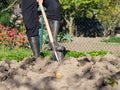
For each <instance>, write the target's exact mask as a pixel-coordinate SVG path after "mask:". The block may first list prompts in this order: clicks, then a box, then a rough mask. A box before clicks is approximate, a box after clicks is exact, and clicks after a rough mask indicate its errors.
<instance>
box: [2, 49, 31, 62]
mask: <svg viewBox="0 0 120 90" xmlns="http://www.w3.org/2000/svg"><path fill="white" fill-rule="evenodd" d="M31 55H32V52H31V50H29V49H25V48H13V49H10V48H6V47H1V48H0V61H1V60H4V59H9V60H17V61H21V60H23V59H24V58H26V57H30V56H31Z"/></svg>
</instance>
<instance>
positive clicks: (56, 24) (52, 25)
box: [48, 20, 65, 60]
mask: <svg viewBox="0 0 120 90" xmlns="http://www.w3.org/2000/svg"><path fill="white" fill-rule="evenodd" d="M49 25H50V28H51V32H52V36H53V42H54V45H55V49H56V51H57V52H58V53H59V54H60V55H59V58H60V59H63V58H64V55H63V52H64V51H65V47H63V46H60V45H59V44H58V42H57V35H58V31H59V27H60V22H59V21H57V20H49ZM48 47H49V48H48V49H49V50H52V44H51V43H49V44H48ZM53 54H54V52H53ZM53 59H54V60H56V58H55V57H54V55H53Z"/></svg>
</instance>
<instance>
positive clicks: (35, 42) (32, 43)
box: [28, 36, 40, 58]
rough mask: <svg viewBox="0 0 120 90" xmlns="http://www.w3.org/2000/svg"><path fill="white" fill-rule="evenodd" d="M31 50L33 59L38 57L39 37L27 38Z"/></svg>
mask: <svg viewBox="0 0 120 90" xmlns="http://www.w3.org/2000/svg"><path fill="white" fill-rule="evenodd" d="M28 40H29V43H30V46H31V50H32V52H33V55H34V57H35V58H38V57H40V43H39V36H35V37H29V38H28Z"/></svg>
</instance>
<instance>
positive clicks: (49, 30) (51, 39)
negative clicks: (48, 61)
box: [38, 2, 60, 64]
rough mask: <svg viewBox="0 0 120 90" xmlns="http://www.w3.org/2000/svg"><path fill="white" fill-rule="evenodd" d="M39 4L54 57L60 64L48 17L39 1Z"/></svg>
mask: <svg viewBox="0 0 120 90" xmlns="http://www.w3.org/2000/svg"><path fill="white" fill-rule="evenodd" d="M38 3H39V2H38ZM39 6H40V8H41V12H42V15H43V18H44V21H45V25H46V28H47V31H48V35H49V38H50V42H51V44H52V48H53V53H54V56H55V57H56V59H57V61H58V63H59V64H60V59H59V57H58V54H57V51H56V48H55V45H54V41H53V36H52V32H51V29H50V25H49V23H48V19H47V17H46V13H45V11H44V8H43V5H42V4H41V3H39Z"/></svg>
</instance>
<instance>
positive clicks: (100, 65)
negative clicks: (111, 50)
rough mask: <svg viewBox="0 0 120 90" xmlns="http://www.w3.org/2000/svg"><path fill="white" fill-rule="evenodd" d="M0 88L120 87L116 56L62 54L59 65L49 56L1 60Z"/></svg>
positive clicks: (98, 89) (71, 89) (114, 89)
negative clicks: (63, 57)
mask: <svg viewBox="0 0 120 90" xmlns="http://www.w3.org/2000/svg"><path fill="white" fill-rule="evenodd" d="M57 73H59V75H58V76H60V75H61V76H60V78H57V76H56V74H57ZM0 90H120V57H117V56H113V55H106V56H104V57H101V56H97V57H92V56H86V57H80V58H65V59H64V60H63V61H62V63H61V64H60V65H59V64H58V63H57V62H56V61H52V60H50V59H49V58H44V59H41V58H38V59H36V60H34V59H33V58H27V59H24V60H22V61H21V62H16V61H9V60H4V61H1V62H0Z"/></svg>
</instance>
